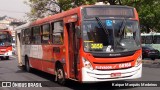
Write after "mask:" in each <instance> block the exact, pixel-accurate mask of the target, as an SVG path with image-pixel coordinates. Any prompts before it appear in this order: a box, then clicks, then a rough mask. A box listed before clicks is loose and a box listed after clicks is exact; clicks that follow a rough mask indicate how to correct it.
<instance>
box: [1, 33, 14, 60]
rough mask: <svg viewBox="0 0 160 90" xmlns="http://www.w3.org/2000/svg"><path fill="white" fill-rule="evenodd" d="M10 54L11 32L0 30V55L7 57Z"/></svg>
mask: <svg viewBox="0 0 160 90" xmlns="http://www.w3.org/2000/svg"><path fill="white" fill-rule="evenodd" d="M9 56H12V34H11V31H10V30H0V57H1V58H5V59H7V60H8V59H9Z"/></svg>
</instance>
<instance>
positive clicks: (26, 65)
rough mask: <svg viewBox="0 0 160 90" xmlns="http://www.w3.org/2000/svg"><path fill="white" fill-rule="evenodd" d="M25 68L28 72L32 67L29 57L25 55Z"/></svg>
mask: <svg viewBox="0 0 160 90" xmlns="http://www.w3.org/2000/svg"><path fill="white" fill-rule="evenodd" d="M25 70H26V71H27V72H31V67H30V65H29V59H28V57H25Z"/></svg>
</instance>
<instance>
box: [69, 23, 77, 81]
mask: <svg viewBox="0 0 160 90" xmlns="http://www.w3.org/2000/svg"><path fill="white" fill-rule="evenodd" d="M67 27H68V49H69V72H70V78H74V79H76V78H77V57H78V42H77V41H78V39H77V36H76V33H75V23H68V24H67Z"/></svg>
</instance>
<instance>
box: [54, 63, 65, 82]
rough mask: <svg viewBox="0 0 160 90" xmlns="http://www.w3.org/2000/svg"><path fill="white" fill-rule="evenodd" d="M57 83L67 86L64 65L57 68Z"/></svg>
mask: <svg viewBox="0 0 160 90" xmlns="http://www.w3.org/2000/svg"><path fill="white" fill-rule="evenodd" d="M56 81H57V82H58V83H59V84H61V85H65V82H66V80H65V74H64V69H63V66H62V65H58V66H57V68H56Z"/></svg>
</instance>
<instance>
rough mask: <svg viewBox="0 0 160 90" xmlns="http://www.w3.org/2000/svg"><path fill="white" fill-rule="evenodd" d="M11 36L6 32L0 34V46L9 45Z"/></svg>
mask: <svg viewBox="0 0 160 90" xmlns="http://www.w3.org/2000/svg"><path fill="white" fill-rule="evenodd" d="M11 42H12V37H11V36H10V35H9V34H8V33H3V34H2V33H1V34H0V46H11Z"/></svg>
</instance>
